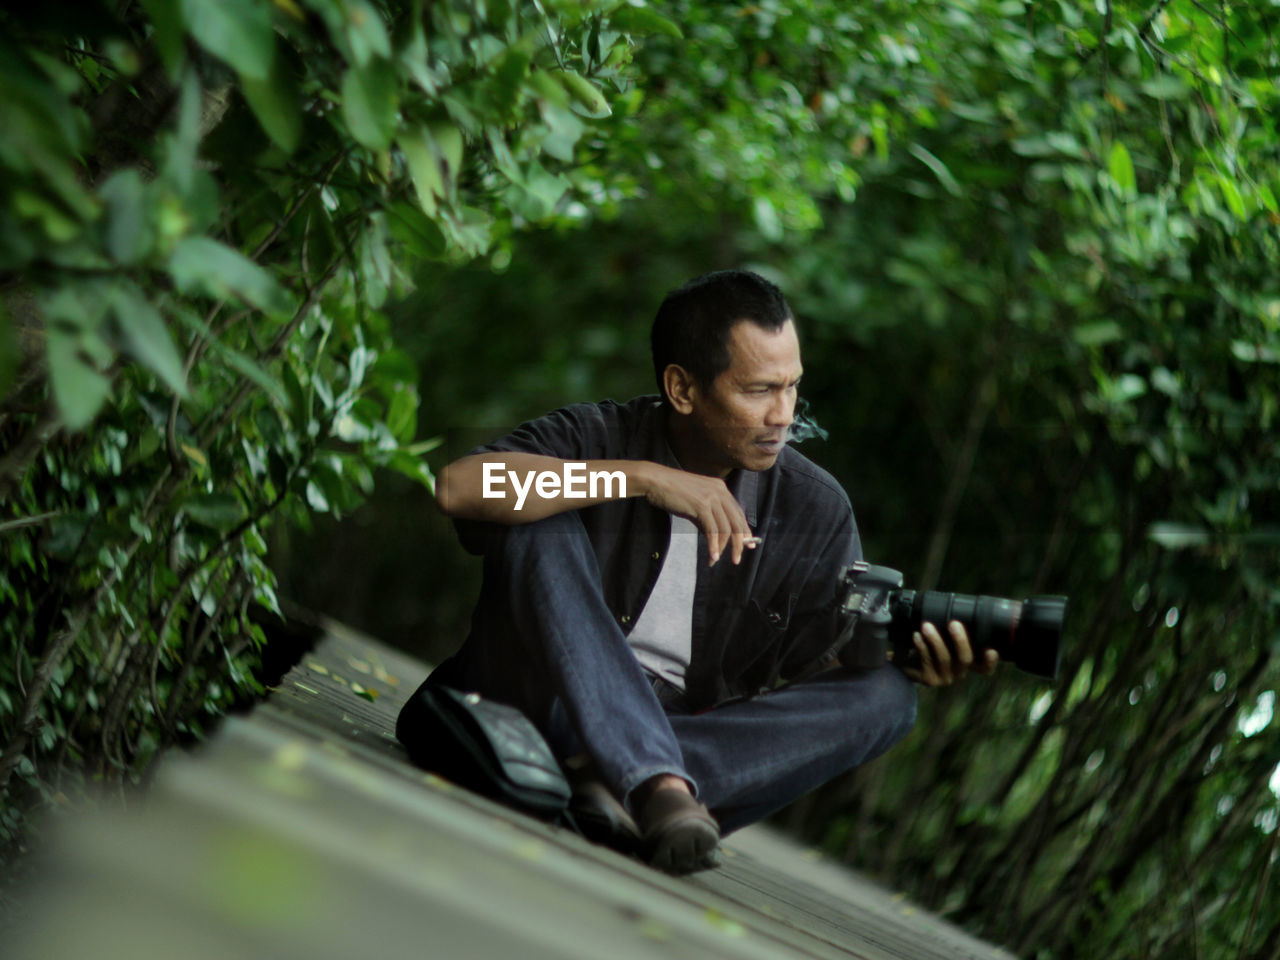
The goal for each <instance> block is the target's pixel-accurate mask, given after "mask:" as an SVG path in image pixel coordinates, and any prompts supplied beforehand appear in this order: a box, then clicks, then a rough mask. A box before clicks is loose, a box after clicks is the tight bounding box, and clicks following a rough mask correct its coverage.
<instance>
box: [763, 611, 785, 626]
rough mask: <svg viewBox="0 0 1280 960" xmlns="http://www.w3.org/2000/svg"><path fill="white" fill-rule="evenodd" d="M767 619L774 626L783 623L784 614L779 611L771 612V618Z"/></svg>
mask: <svg viewBox="0 0 1280 960" xmlns="http://www.w3.org/2000/svg"><path fill="white" fill-rule="evenodd" d="M766 619H767V620H768V621H769V622H770V623H772V624H778V623H781V622H782V614H780V613H779V612H778V611H777V610H770V611H769V616H768V617H767V618H766Z"/></svg>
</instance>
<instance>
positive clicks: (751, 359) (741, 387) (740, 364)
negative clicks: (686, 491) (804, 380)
mask: <svg viewBox="0 0 1280 960" xmlns="http://www.w3.org/2000/svg"><path fill="white" fill-rule="evenodd" d="M728 346H729V368H728V369H727V370H725V371H724V372H722V373H721V374H720V375H719V376H718V377H716V379H715V380H714V381H713V382H712V383H711V386H710V388H709V389H703V388H702V387H701V386H699V385H697V384H696V383H695V384H694V385H693V386H692V387H691V389H690V394H689V396H690V400H691V401H692V405H693V409H692V411H691V412H690V421H691V425H692V426H693V427H694V430H695V431H696V433H697V435H698V436H699V440H700V443H699V445H698V446H699V448H700V449H699V451H698V455H699V458H700V459H702V460H703V462H702V463H700V464H699V465H698V466H696V467H695V466H693V465H691V464H685V466H686V468H689V469H697V470H698V472H700V473H709V474H713V475H719V476H724V475H725V474H727V473H728V472H729V471H730V470H733V469H743V470H768V469H769V468H770V467H772V466H773V463H774V461H775V460H777V459H778V454H779V453H781V452H782V447H783V445H784V444H785V443H786V442H787V430H788V428H789V427H790V426H791V420H792V416H793V414H794V413H795V408H796V390H797V387H798V385H799V383H800V375H801V373H802V372H803V369H802V368H801V366H800V341H799V340H798V339H797V338H796V325H795V324H794V323H793V322H791V321H790V320H788V321H787V322H786V323H785V324H784V325H783V326H782V329H780V330H776V331H775V330H766V329H765V328H764V327H761V326H759V325H758V324H755V323H752V322H751V321H749V320H740V321H739V322H738V323H737V324H736V325H734V327H733V328H732V329H731V330H730V331H729V344H728Z"/></svg>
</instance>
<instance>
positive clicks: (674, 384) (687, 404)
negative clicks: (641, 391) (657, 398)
mask: <svg viewBox="0 0 1280 960" xmlns="http://www.w3.org/2000/svg"><path fill="white" fill-rule="evenodd" d="M662 389H663V392H664V393H666V395H667V402H668V403H670V404H671V408H672V409H673V410H675V412H676V413H681V414H688V413H689V412H690V411H692V410H693V392H694V391H695V390H696V389H697V384H695V383H694V380H693V376H692V375H691V374H690V373H689V371H688V370H686V369H685V368H684V367H682V366H680V364H678V363H669V364H667V369H665V370H663V371H662Z"/></svg>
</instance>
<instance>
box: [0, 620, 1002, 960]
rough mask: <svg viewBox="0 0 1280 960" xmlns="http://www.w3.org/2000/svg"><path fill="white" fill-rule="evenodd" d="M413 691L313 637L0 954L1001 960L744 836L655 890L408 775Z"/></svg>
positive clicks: (49, 877)
mask: <svg viewBox="0 0 1280 960" xmlns="http://www.w3.org/2000/svg"><path fill="white" fill-rule="evenodd" d="M425 673H426V668H425V666H424V665H422V664H421V663H419V662H417V661H414V660H412V659H410V658H408V657H405V656H404V655H402V654H400V653H397V652H396V651H394V650H391V649H389V648H387V647H385V646H383V645H381V644H378V643H377V642H375V641H373V640H370V639H369V638H367V637H363V636H360V635H358V634H355V633H352V632H349V631H346V630H344V629H342V628H340V627H337V626H332V627H331V628H330V629H329V631H328V633H327V634H326V636H325V637H324V638H323V639H322V640H321V642H320V643H319V645H318V646H317V647H316V649H315V650H314V651H313V652H312V653H311V654H308V655H306V656H304V657H303V659H302V662H301V663H300V664H299V665H298V666H297V667H296V668H295V669H294V670H293V671H292V672H290V673H289V675H288V676H287V677H286V678H285V679H284V681H283V682H282V683H281V685H280V687H279V688H278V689H277V690H275V691H274V692H273V694H272V696H271V697H270V698H269V699H268V700H267V701H266V702H265V703H263V704H260V705H259V706H257V707H256V708H255V709H254V710H253V712H252V713H251V714H250V715H249V716H248V717H247V718H245V717H232V718H229V719H228V720H227V721H226V723H225V724H224V725H223V727H222V729H221V730H220V731H219V732H218V734H217V735H216V736H215V737H214V738H213V739H212V740H211V741H210V742H209V743H208V744H206V745H204V746H202V747H201V748H200V749H198V750H196V751H193V752H191V753H188V754H181V755H174V756H172V757H169V758H167V759H166V760H165V761H164V762H163V764H162V765H161V768H160V770H159V772H158V774H157V777H156V781H155V783H154V785H153V786H152V789H151V791H150V792H149V794H148V796H147V799H146V803H145V808H144V809H143V810H141V811H138V812H133V813H130V814H127V815H126V814H120V813H114V814H113V813H107V812H100V813H94V814H90V815H85V816H82V817H79V818H76V819H72V820H68V821H66V822H63V823H59V824H58V825H57V829H55V830H53V831H52V838H51V842H50V848H49V850H48V852H47V855H46V856H45V858H44V861H43V864H42V868H41V869H40V870H39V872H38V874H37V882H36V885H35V888H34V889H33V890H32V892H31V897H30V900H29V904H30V910H29V913H28V915H27V917H26V919H25V921H23V922H22V923H21V924H20V925H19V928H18V929H17V930H15V931H13V932H12V939H11V940H10V941H9V947H7V948H6V949H5V951H4V953H5V956H11V957H14V958H21V960H82V958H84V957H86V956H93V957H94V958H103V960H115V958H117V957H118V958H126V957H127V958H130V960H137V958H151V957H156V958H161V957H163V958H170V957H182V958H184V960H206V958H208V960H214V958H219V960H221V958H228V957H236V958H258V957H261V958H271V960H275V958H282V960H288V958H294V957H296V958H299V960H302V958H305V960H327V958H334V960H337V958H343V960H349V958H352V957H379V958H381V957H414V958H418V957H428V958H434V957H440V958H477V960H479V958H486V960H487V958H518V960H525V958H530V960H541V958H546V960H564V958H582V960H603V958H608V960H615V958H616V960H628V958H636V960H642V958H643V960H654V958H690V960H695V958H708V957H726V958H727V957H733V958H747V960H749V958H762V960H763V958H774V960H789V958H849V957H854V958H859V960H991V958H997V960H1013V958H1012V957H1011V955H1010V954H1008V953H1006V952H1004V951H1002V950H999V949H997V948H995V947H993V946H991V945H989V944H986V943H983V942H981V941H978V940H975V939H974V938H972V937H969V936H968V935H966V934H965V933H963V932H962V931H960V930H957V929H956V928H954V927H952V926H950V925H948V924H946V923H945V922H943V921H941V920H939V919H938V918H936V917H933V916H930V915H929V914H927V913H925V912H924V911H922V910H920V909H918V908H916V907H914V906H912V905H911V904H910V903H908V902H906V901H905V900H904V899H903V898H901V897H900V896H895V895H893V894H891V893H889V892H888V891H885V890H883V889H882V888H880V887H878V886H876V885H875V884H872V883H870V882H868V881H866V880H864V879H862V878H860V877H858V876H857V875H856V874H853V873H851V872H849V871H847V870H843V869H840V868H838V867H836V866H834V865H832V864H829V863H825V862H823V861H821V860H820V859H819V858H817V857H816V855H814V854H813V853H812V852H807V851H804V850H802V849H800V848H798V847H797V846H795V845H794V844H792V843H791V842H789V841H787V840H784V839H783V838H781V837H780V836H779V835H777V834H774V833H772V832H770V831H768V830H766V829H763V828H750V829H748V830H744V831H741V832H740V833H737V834H734V835H733V836H732V837H730V838H729V840H728V841H727V843H726V861H725V865H724V866H723V867H721V868H720V869H717V870H714V871H710V872H706V873H701V874H697V875H695V876H693V877H688V878H674V877H669V876H666V875H664V874H662V873H659V872H657V871H655V870H652V869H650V868H649V867H647V866H645V865H644V864H642V863H640V862H639V861H637V860H634V859H632V858H629V857H624V856H621V855H618V854H616V853H614V852H612V851H610V850H607V849H604V848H602V847H598V846H595V845H593V844H590V843H588V842H586V841H585V840H583V839H581V838H580V837H578V836H576V835H574V834H572V833H571V832H569V831H567V830H563V829H560V828H556V827H552V826H549V825H547V824H543V823H540V822H538V821H536V820H532V819H530V818H528V817H524V816H521V815H520V814H517V813H514V812H512V811H509V810H507V809H505V808H503V807H500V806H498V805H496V804H493V803H490V802H488V801H486V800H484V799H483V798H480V797H477V796H475V795H473V794H470V793H468V792H467V791H464V790H461V789H459V788H456V787H454V786H452V785H451V784H449V783H447V782H445V781H442V780H440V779H439V778H437V777H434V776H431V775H429V774H425V773H423V772H422V771H420V770H417V769H415V768H413V767H411V766H410V765H409V764H408V763H407V761H406V760H405V757H404V753H403V750H402V749H401V748H400V746H399V744H398V743H397V742H396V741H395V739H394V737H393V735H392V731H393V728H394V721H395V715H396V713H397V711H398V709H399V706H400V704H401V703H402V702H403V701H404V699H405V698H406V697H407V696H408V694H409V693H410V692H411V691H412V690H413V689H414V688H415V687H416V685H417V684H418V682H419V681H420V680H421V678H422V677H423V676H424V675H425Z"/></svg>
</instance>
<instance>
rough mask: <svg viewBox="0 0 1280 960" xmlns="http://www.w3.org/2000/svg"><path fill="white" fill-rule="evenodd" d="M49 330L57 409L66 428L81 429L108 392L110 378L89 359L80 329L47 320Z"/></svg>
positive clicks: (50, 358) (50, 370) (95, 413)
mask: <svg viewBox="0 0 1280 960" xmlns="http://www.w3.org/2000/svg"><path fill="white" fill-rule="evenodd" d="M48 330H49V346H48V351H49V379H50V381H51V382H52V383H53V396H54V399H55V400H56V401H57V403H58V412H59V413H60V414H61V415H62V421H63V423H65V424H66V425H67V428H68V429H70V430H81V429H83V428H85V427H87V426H88V425H89V424H90V423H91V422H92V421H93V418H94V417H95V416H96V415H97V413H98V411H99V410H100V409H101V408H102V404H103V403H104V402H106V399H107V397H108V396H109V395H110V394H111V381H110V380H109V379H107V378H106V377H105V376H103V375H102V374H101V373H99V372H98V369H97V367H96V365H94V364H93V363H92V362H91V360H90V359H89V357H88V353H87V351H86V350H85V348H84V337H85V336H86V334H85V333H84V332H83V331H74V332H73V331H68V330H66V329H64V328H63V327H61V326H60V325H58V324H50V325H49V328H48ZM94 336H96V335H94Z"/></svg>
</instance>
